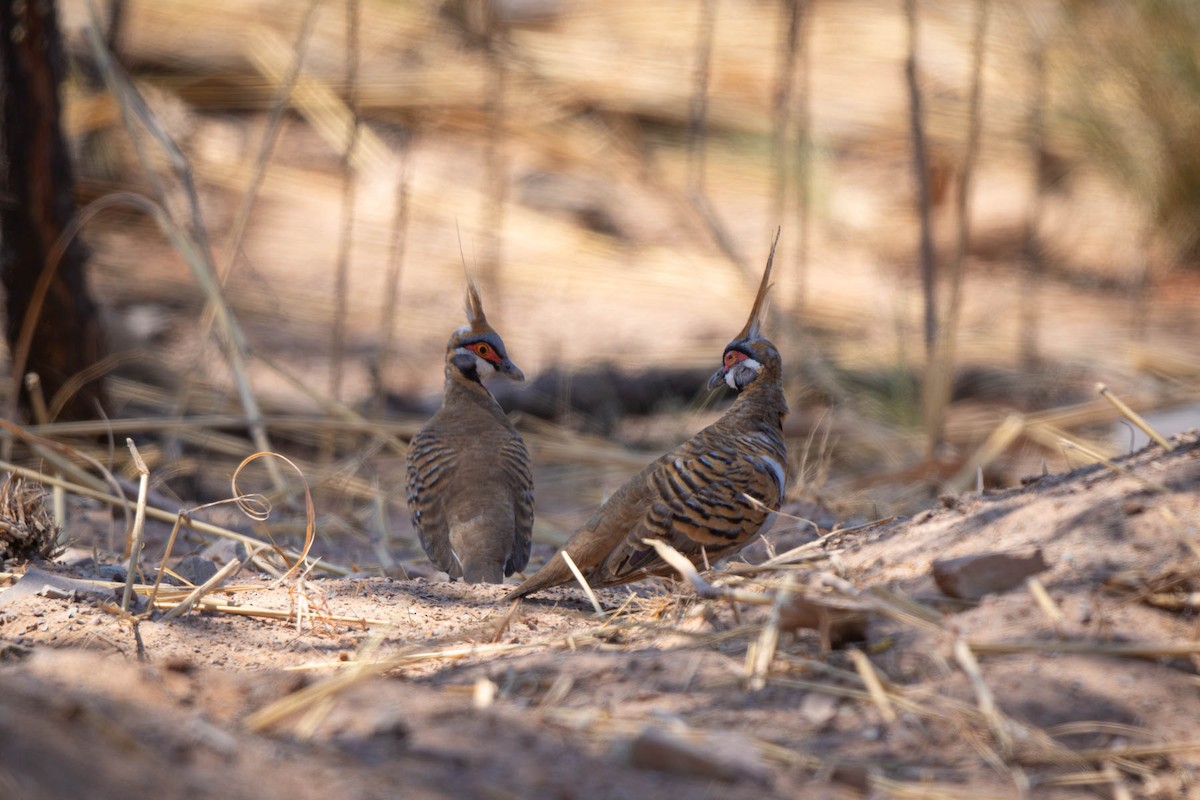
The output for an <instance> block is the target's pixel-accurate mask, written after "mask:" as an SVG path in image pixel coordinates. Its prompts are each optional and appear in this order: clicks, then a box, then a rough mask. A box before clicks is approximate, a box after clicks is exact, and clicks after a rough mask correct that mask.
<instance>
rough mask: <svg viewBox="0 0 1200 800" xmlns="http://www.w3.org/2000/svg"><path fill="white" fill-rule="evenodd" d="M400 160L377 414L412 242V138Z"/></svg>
mask: <svg viewBox="0 0 1200 800" xmlns="http://www.w3.org/2000/svg"><path fill="white" fill-rule="evenodd" d="M402 147H403V151H402V155H401V163H400V178H399V183H398V185H397V186H396V213H395V215H394V216H393V217H392V246H391V250H390V252H389V258H388V270H387V277H386V279H385V281H384V288H383V303H382V304H381V305H380V307H381V309H382V311H383V319H381V320H380V321H379V327H380V329H381V330H382V338H381V340H380V342H379V352H378V353H377V354H376V359H375V414H376V416H378V415H380V414H382V413H383V409H384V386H385V381H386V380H387V373H388V369H387V367H388V363H389V361H390V360H391V357H392V348H393V347H394V345H395V340H396V317H397V313H396V309H397V308H399V307H400V275H401V273H402V272H403V270H404V252H405V245H406V244H407V242H408V220H409V212H410V209H409V206H410V203H409V186H410V182H411V180H412V176H411V174H410V171H411V169H412V163H413V159H412V147H413V145H412V142H411V141H408V142H405V143H404V144H403V145H402Z"/></svg>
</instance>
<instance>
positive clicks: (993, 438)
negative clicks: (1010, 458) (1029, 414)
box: [946, 414, 1025, 492]
mask: <svg viewBox="0 0 1200 800" xmlns="http://www.w3.org/2000/svg"><path fill="white" fill-rule="evenodd" d="M1024 430H1025V420H1024V418H1023V417H1022V416H1021V415H1020V414H1009V415H1008V416H1007V417H1005V418H1004V421H1003V422H1001V423H1000V425H998V426H997V427H996V429H995V430H994V431H992V433H991V435H990V436H988V438H987V441H985V442H984V443H983V444H982V445H981V446H980V448H979V449H978V450H977V451H975V455H973V456H971V458H970V459H969V460H968V461H967V463H966V464H964V465H963V468H962V469H961V470H959V472H958V474H957V475H955V476H954V477H953V478H951V479H950V481H949V482H948V483H947V484H946V489H947V491H950V492H961V491H963V490H964V489H966V488H967V487H968V486H970V485H971V481H972V480H974V479H975V477H976V473H977V472H978V471H979V470H982V469H985V468H986V467H987V466H988V465H990V464H991V463H992V462H993V461H995V460H996V459H997V458H999V457H1000V456H1001V455H1002V454H1003V453H1004V451H1005V450H1007V449H1008V447H1009V445H1011V444H1012V443H1013V442H1014V441H1015V440H1016V438H1017V437H1018V436H1020V435H1021V433H1022V432H1023V431H1024Z"/></svg>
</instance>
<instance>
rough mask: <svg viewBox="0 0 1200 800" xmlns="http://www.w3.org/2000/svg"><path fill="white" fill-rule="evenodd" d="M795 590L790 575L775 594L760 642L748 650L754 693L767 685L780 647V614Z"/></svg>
mask: <svg viewBox="0 0 1200 800" xmlns="http://www.w3.org/2000/svg"><path fill="white" fill-rule="evenodd" d="M795 588H796V585H795V582H794V579H793V577H792V576H791V575H788V576H787V577H786V578H785V579H784V583H783V588H781V589H780V590H779V591H778V592H776V593H775V602H774V603H772V604H771V613H770V614H769V615H767V621H766V624H764V625H763V629H762V633H761V634H760V635H759V637H758V641H757V642H754V643H752V646H751V647H748V648H747V649H746V677H747V679H748V680H747V685H748V687H749V689H750V691H752V692H757V691H761V690H762V689H764V688H765V687H766V685H767V674H768V673H769V672H770V671H771V662H772V661H773V660H774V659H775V650H776V648H777V647H778V646H779V621H780V617H781V613H780V612H781V610H782V608H783V607H784V606H785V605H787V603H788V601H789V600H791V599H792V594H793V593H794V592H795Z"/></svg>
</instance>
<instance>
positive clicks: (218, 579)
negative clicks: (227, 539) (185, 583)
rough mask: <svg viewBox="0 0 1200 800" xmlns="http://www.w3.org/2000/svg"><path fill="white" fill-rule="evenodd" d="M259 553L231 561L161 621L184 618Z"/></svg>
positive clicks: (177, 604)
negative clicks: (205, 596)
mask: <svg viewBox="0 0 1200 800" xmlns="http://www.w3.org/2000/svg"><path fill="white" fill-rule="evenodd" d="M257 552H258V551H257V550H255V551H252V553H251V555H248V556H246V557H245V558H243V559H241V560H240V561H230V562H229V563H228V564H226V565H225V566H223V567H221V568H220V569H219V570H217V572H216V574H215V575H213V576H212V577H211V578H209V579H208V580H206V581H205V582H204V583H202V584H200V585H199V586H197V587H196V588H195V589H193V590H192V591H191V593H190V594H189V595H188V596H187V597H185V598H183V600H181V601H180V602H178V603H176V604H175V605H174V606H173V607H172V608H171V609H170V610H169V611H167V613H165V614H163V615H162V617H161V620H162V621H163V622H166V621H167V620H172V619H176V618H177V617H182V616H183V615H184V614H186V613H188V612H189V611H191V610H192V608H193V607H194V606H195V605H196V602H197V601H198V600H200V599H201V598H202V597H204V595H206V594H208V593H209V592H211V591H213V590H214V589H216V588H217V587H218V586H220V585H221V584H222V583H224V582H225V581H226V580H228V579H229V578H230V577H231V576H233V574H234V573H236V572H237V571H238V570H240V569H241V568H242V567H244V566H246V564H248V563H249V562H250V559H251V557H252V556H253V554H254V553H257Z"/></svg>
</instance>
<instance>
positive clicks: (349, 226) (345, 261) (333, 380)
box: [321, 0, 363, 463]
mask: <svg viewBox="0 0 1200 800" xmlns="http://www.w3.org/2000/svg"><path fill="white" fill-rule="evenodd" d="M358 24H359V10H358V2H357V0H346V42H345V45H346V46H345V58H346V78H345V80H346V87H345V89H346V108H347V109H348V110H349V112H350V120H349V123H350V125H349V129H348V130H347V131H346V137H345V139H344V140H343V145H342V147H341V153H342V202H341V212H342V224H341V228H340V230H339V233H338V243H337V258H336V260H335V262H334V281H333V330H332V332H331V338H330V356H329V396H330V397H332V398H333V399H334V400H339V401H340V400H341V399H342V379H343V375H344V373H345V359H346V315H347V314H348V312H349V298H348V295H349V292H350V249H351V246H352V244H353V242H354V214H355V210H356V207H357V205H358V181H357V180H356V178H357V177H358V176H357V172H356V170H355V169H354V148H355V145H356V144H357V142H358V139H359V136H360V135H361V133H362V129H363V125H362V120H361V119H359V114H358V59H359V53H358ZM325 443H326V446H327V448H328V453H327V455H328V456H329V458H322V459H321V461H322V463H324V462H326V461H328V460H330V459H331V458H332V453H333V438H332V437H327V438H326V440H325Z"/></svg>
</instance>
